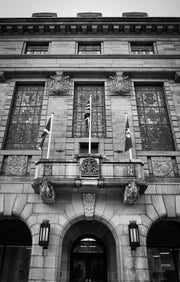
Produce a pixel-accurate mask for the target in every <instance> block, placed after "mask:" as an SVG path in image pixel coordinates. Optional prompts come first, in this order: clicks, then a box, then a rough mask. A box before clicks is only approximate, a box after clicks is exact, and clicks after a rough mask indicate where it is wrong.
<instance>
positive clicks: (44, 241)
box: [39, 220, 50, 249]
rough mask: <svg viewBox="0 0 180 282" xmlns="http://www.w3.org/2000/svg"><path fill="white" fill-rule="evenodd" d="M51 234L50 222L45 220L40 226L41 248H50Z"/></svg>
mask: <svg viewBox="0 0 180 282" xmlns="http://www.w3.org/2000/svg"><path fill="white" fill-rule="evenodd" d="M49 234H50V224H49V220H43V222H42V223H41V225H40V231H39V246H42V247H43V249H47V248H48V245H49Z"/></svg>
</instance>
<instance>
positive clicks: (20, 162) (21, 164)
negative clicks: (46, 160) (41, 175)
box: [4, 155, 28, 176]
mask: <svg viewBox="0 0 180 282" xmlns="http://www.w3.org/2000/svg"><path fill="white" fill-rule="evenodd" d="M27 166H28V157H27V156H16V155H15V156H8V157H7V160H6V163H5V164H4V173H5V174H6V175H9V174H10V175H17V176H22V175H26V173H27Z"/></svg>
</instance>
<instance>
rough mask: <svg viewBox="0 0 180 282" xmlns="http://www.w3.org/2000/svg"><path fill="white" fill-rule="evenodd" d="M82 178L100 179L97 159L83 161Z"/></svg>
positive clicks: (89, 158)
mask: <svg viewBox="0 0 180 282" xmlns="http://www.w3.org/2000/svg"><path fill="white" fill-rule="evenodd" d="M80 171H81V176H82V177H90V176H92V177H98V176H99V164H98V162H97V160H96V159H94V158H92V157H87V158H86V159H84V160H83V161H82V164H81V167H80Z"/></svg>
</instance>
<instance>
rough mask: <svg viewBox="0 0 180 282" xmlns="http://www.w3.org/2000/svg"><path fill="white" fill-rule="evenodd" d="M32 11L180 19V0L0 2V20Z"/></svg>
mask: <svg viewBox="0 0 180 282" xmlns="http://www.w3.org/2000/svg"><path fill="white" fill-rule="evenodd" d="M35 12H54V13H57V14H58V17H76V14H77V13H79V12H101V13H102V14H103V16H104V17H121V16H122V13H123V12H147V13H148V15H149V17H180V0H88V1H87V0H63V1H62V0H0V17H1V18H3V17H31V15H32V13H35Z"/></svg>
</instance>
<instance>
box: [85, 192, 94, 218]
mask: <svg viewBox="0 0 180 282" xmlns="http://www.w3.org/2000/svg"><path fill="white" fill-rule="evenodd" d="M95 200H96V195H95V194H90V193H87V194H83V204H84V214H85V217H86V218H93V216H94V208H95Z"/></svg>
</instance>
